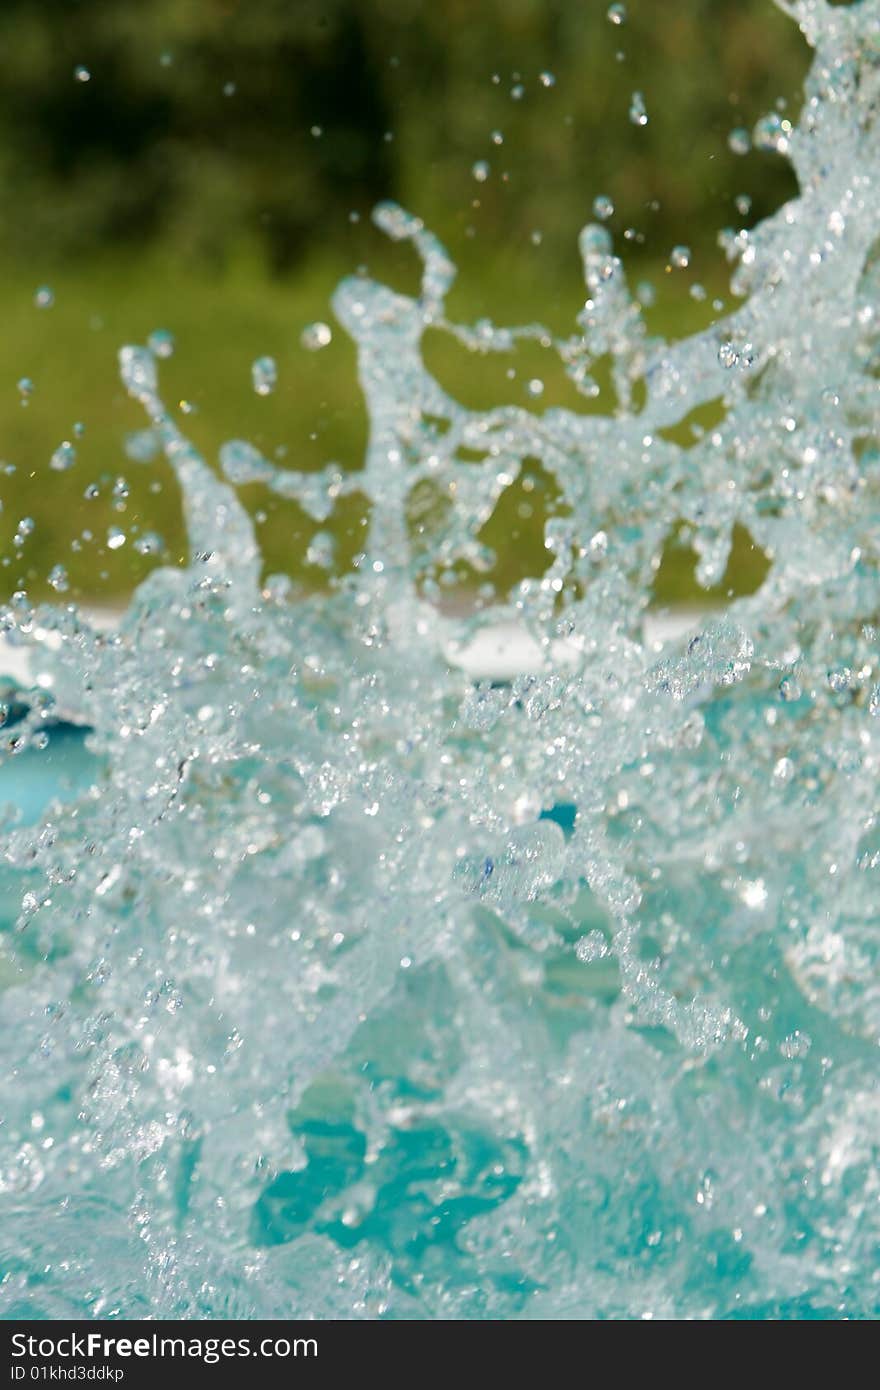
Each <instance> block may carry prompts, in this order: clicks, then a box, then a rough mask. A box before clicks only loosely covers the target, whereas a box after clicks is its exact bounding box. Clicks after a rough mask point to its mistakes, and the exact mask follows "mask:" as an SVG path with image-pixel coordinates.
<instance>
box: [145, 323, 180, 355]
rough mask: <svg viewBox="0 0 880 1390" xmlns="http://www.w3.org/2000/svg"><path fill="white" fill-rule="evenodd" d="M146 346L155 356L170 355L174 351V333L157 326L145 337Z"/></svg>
mask: <svg viewBox="0 0 880 1390" xmlns="http://www.w3.org/2000/svg"><path fill="white" fill-rule="evenodd" d="M147 347H148V348H149V349H150V352H152V353H153V354H154V355H155V356H156V357H161V358H163V359H165V358H167V357H170V356H171V355H172V353H173V352H174V334H173V333H169V332H168V329H167V328H157V329H155V330H154V331H153V332H152V333H151V334H150V336H149V338H148V339H147Z"/></svg>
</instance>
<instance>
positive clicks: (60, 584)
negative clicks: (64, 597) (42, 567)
mask: <svg viewBox="0 0 880 1390" xmlns="http://www.w3.org/2000/svg"><path fill="white" fill-rule="evenodd" d="M49 583H50V585H51V586H52V588H53V589H54V590H55V591H56V593H59V594H63V593H66V592H67V590H68V589H69V588H70V579H69V577H68V574H67V570H66V569H65V568H64V566H63V565H55V566H54V567H53V568H52V569H51V570H50V571H49Z"/></svg>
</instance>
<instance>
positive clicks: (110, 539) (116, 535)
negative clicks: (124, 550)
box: [107, 526, 127, 550]
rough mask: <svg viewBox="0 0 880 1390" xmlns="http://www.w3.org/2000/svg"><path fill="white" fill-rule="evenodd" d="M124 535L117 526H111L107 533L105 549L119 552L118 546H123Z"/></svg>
mask: <svg viewBox="0 0 880 1390" xmlns="http://www.w3.org/2000/svg"><path fill="white" fill-rule="evenodd" d="M126 539H127V537H126V534H125V532H124V531H120V529H119V527H118V526H111V527H110V528H109V530H108V531H107V547H108V549H109V550H119V548H120V546H123V545H125V542H126Z"/></svg>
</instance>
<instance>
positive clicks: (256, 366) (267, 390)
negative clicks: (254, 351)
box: [251, 357, 278, 396]
mask: <svg viewBox="0 0 880 1390" xmlns="http://www.w3.org/2000/svg"><path fill="white" fill-rule="evenodd" d="M251 380H252V382H253V384H254V390H255V391H256V393H257V395H258V396H270V395H271V394H272V392H273V391H274V390H275V387H276V385H277V383H278V368H277V367H276V365H275V358H274V357H258V358H257V360H256V362H254V363H253V365H252V367H251Z"/></svg>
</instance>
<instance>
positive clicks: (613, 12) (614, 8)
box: [608, 5, 626, 25]
mask: <svg viewBox="0 0 880 1390" xmlns="http://www.w3.org/2000/svg"><path fill="white" fill-rule="evenodd" d="M608 18H609V19H610V21H611V23H612V24H617V25H620V24H625V23H626V5H610V6H609V7H608Z"/></svg>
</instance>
